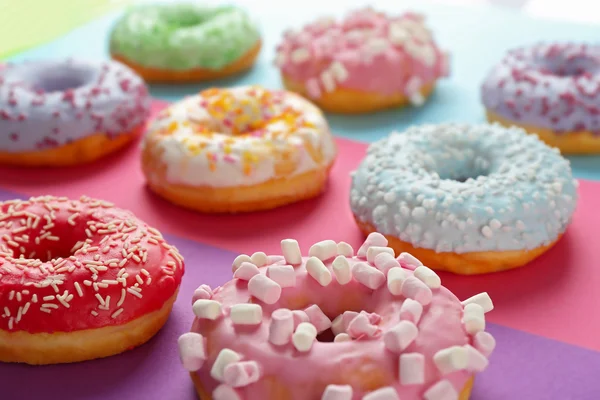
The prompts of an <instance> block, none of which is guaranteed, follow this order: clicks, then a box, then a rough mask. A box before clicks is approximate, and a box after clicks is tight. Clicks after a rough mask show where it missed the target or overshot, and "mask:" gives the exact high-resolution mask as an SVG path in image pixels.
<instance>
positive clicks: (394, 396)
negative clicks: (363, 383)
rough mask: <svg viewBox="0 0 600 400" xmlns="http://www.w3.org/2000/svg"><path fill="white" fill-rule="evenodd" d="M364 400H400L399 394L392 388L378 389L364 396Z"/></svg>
mask: <svg viewBox="0 0 600 400" xmlns="http://www.w3.org/2000/svg"><path fill="white" fill-rule="evenodd" d="M362 400H400V398H399V397H398V392H396V389H394V388H393V387H391V386H387V387H383V388H381V389H377V390H375V391H372V392H370V393H367V394H366V395H364V396H363V398H362Z"/></svg>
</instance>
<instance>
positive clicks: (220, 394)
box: [212, 385, 242, 400]
mask: <svg viewBox="0 0 600 400" xmlns="http://www.w3.org/2000/svg"><path fill="white" fill-rule="evenodd" d="M212 398H213V400H242V396H241V395H240V394H239V393H238V391H237V390H235V389H234V388H232V387H231V386H227V385H219V386H217V388H216V389H215V390H214V391H213V392H212Z"/></svg>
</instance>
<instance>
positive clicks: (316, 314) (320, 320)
mask: <svg viewBox="0 0 600 400" xmlns="http://www.w3.org/2000/svg"><path fill="white" fill-rule="evenodd" d="M304 312H305V313H306V315H308V320H309V322H310V323H311V324H313V325H314V326H315V328H317V333H321V332H323V331H326V330H327V329H329V328H331V320H330V319H329V317H327V315H325V313H324V312H323V311H322V310H321V309H320V308H319V306H318V305H316V304H313V305H312V306H310V307H307V308H305V309H304Z"/></svg>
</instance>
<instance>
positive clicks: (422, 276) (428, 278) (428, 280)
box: [415, 265, 442, 289]
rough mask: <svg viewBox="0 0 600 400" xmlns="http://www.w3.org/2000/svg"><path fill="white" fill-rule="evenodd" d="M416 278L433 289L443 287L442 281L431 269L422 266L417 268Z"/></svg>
mask: <svg viewBox="0 0 600 400" xmlns="http://www.w3.org/2000/svg"><path fill="white" fill-rule="evenodd" d="M415 277H416V278H417V279H419V280H421V281H422V282H423V283H425V284H426V285H427V286H429V287H430V288H431V289H439V288H440V286H442V280H441V279H440V277H439V276H438V274H436V273H435V272H433V270H432V269H431V268H428V267H426V266H424V265H420V266H418V267H417V268H415Z"/></svg>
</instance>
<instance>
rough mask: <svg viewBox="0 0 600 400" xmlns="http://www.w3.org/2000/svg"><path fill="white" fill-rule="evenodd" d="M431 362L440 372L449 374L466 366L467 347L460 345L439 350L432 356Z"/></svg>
mask: <svg viewBox="0 0 600 400" xmlns="http://www.w3.org/2000/svg"><path fill="white" fill-rule="evenodd" d="M433 362H434V364H435V365H436V367H437V369H438V370H439V371H440V372H441V373H442V374H444V375H445V374H449V373H452V372H455V371H460V370H464V369H466V368H467V363H468V355H467V349H465V348H464V347H462V346H451V347H447V348H445V349H442V350H439V351H438V352H437V353H435V355H434V356H433Z"/></svg>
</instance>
